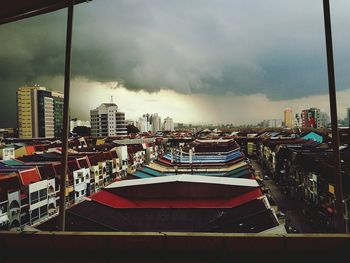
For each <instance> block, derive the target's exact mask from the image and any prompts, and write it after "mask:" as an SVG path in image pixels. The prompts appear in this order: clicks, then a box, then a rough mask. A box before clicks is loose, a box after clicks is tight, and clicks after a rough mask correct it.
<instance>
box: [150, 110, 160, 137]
mask: <svg viewBox="0 0 350 263" xmlns="http://www.w3.org/2000/svg"><path fill="white" fill-rule="evenodd" d="M160 130H162V121H161V118H160V117H159V116H158V113H154V114H153V115H152V132H153V133H156V132H157V131H160Z"/></svg>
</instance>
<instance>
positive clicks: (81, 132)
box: [72, 126, 91, 136]
mask: <svg viewBox="0 0 350 263" xmlns="http://www.w3.org/2000/svg"><path fill="white" fill-rule="evenodd" d="M72 132H73V133H76V134H78V136H90V135H91V128H90V127H86V126H77V127H74V129H73V131H72Z"/></svg>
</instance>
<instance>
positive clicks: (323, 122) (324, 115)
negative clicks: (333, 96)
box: [319, 112, 329, 128]
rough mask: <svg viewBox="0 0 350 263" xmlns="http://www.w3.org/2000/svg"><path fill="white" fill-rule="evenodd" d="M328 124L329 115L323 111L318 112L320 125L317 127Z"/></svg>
mask: <svg viewBox="0 0 350 263" xmlns="http://www.w3.org/2000/svg"><path fill="white" fill-rule="evenodd" d="M328 124H329V116H328V114H327V113H325V112H320V127H319V128H327V126H328Z"/></svg>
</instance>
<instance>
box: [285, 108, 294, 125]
mask: <svg viewBox="0 0 350 263" xmlns="http://www.w3.org/2000/svg"><path fill="white" fill-rule="evenodd" d="M284 125H285V126H286V127H288V128H293V111H292V109H291V108H286V109H285V110H284Z"/></svg>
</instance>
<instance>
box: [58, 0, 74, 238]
mask: <svg viewBox="0 0 350 263" xmlns="http://www.w3.org/2000/svg"><path fill="white" fill-rule="evenodd" d="M73 9H74V0H71V2H70V3H69V6H68V17H67V35H66V57H65V69H64V104H63V131H62V160H61V163H62V171H61V180H60V202H59V204H60V205H59V208H60V211H59V228H60V230H61V231H64V230H65V203H66V178H67V161H68V134H69V91H70V75H71V51H72V27H73Z"/></svg>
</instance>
